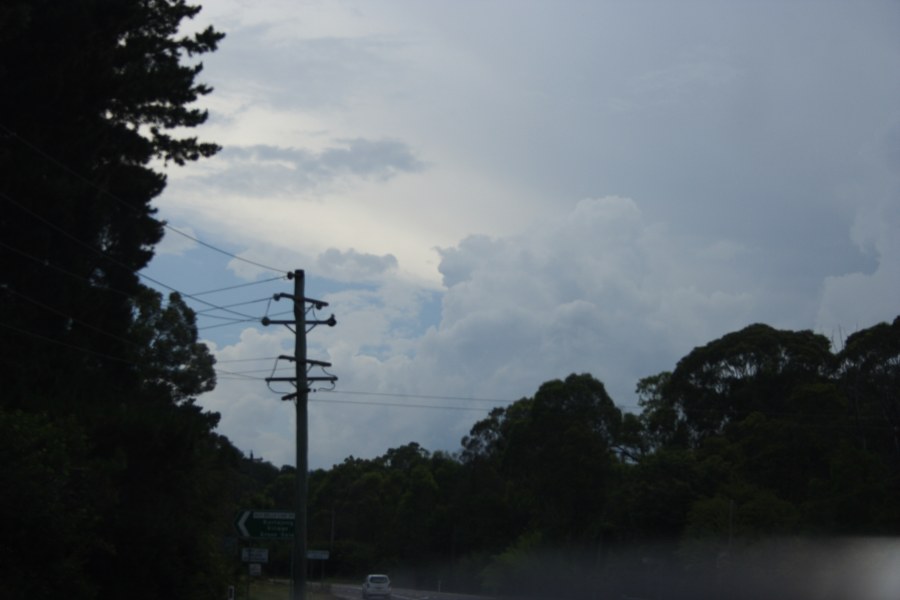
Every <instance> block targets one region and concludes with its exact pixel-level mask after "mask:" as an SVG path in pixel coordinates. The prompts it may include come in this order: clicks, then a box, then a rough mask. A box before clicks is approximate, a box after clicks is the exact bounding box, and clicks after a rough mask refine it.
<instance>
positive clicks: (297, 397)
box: [262, 269, 337, 600]
mask: <svg viewBox="0 0 900 600" xmlns="http://www.w3.org/2000/svg"><path fill="white" fill-rule="evenodd" d="M288 277H289V278H292V279H293V280H294V294H293V296H291V295H290V294H275V296H274V299H275V300H280V299H282V298H291V299H293V301H294V320H293V321H276V320H272V319H269V318H268V317H264V318H263V319H262V324H263V325H286V326H287V327H288V328H290V326H292V325H293V327H294V329H293V331H294V334H295V338H296V339H295V343H294V355H293V356H279V357H278V358H279V359H285V360H293V361H294V376H293V377H266V383H271V382H273V381H289V382H291V383H293V384H294V386H295V387H296V388H297V391H296V392H295V393H293V394H288V395H286V396H284V397H282V400H294V404H295V407H296V415H297V425H296V431H295V439H294V442H295V445H296V448H295V449H296V464H297V473H296V484H295V488H294V549H293V552H292V557H291V582H292V586H291V598H292V600H305V599H306V553H307V546H306V533H307V511H306V507H307V497H308V477H309V434H308V431H309V418H308V415H307V404H308V401H309V391H310V390H309V383H310V382H311V381H329V382H331V383H334V382H335V381H337V377H335V376H334V375H327V376H322V377H310V376H309V374H308V371H309V367H310V366H317V367H330V366H331V363H328V362H324V361H321V360H311V359H308V358H307V357H306V334H307V333H308V332H309V331H310V330H311V329H312V328H313V327H315V326H316V325H328V326H329V327H334V326H335V325H336V324H337V321H336V320H335V318H334V315H331V317H329V318H328V320H326V321H318V320H308V319H307V318H306V311H307V310H308V309H307V304H310V305H311V306H312V308H315V309H320V308H324V307H326V306H328V303H327V302H322V301H321V300H313V299H311V298H307V297H306V295H305V294H306V292H305V289H304V288H305V285H306V283H305V274H304V272H303V270H302V269H298V270H296V271H294V272H293V273H289V274H288ZM307 327H308V329H307Z"/></svg>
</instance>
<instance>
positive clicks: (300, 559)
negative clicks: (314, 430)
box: [291, 270, 309, 600]
mask: <svg viewBox="0 0 900 600" xmlns="http://www.w3.org/2000/svg"><path fill="white" fill-rule="evenodd" d="M305 285H306V282H305V275H304V273H303V271H302V270H297V271H294V321H295V323H296V338H297V339H296V343H295V344H294V368H295V373H296V378H297V381H296V385H297V399H296V401H295V404H296V407H297V411H296V412H297V427H296V431H295V437H294V442H295V444H296V448H295V450H296V458H297V475H296V486H295V487H294V515H295V516H294V553H293V560H292V561H291V571H293V576H292V580H293V594H294V598H293V600H305V598H306V500H307V489H308V484H307V472H308V470H309V458H308V455H309V435H308V427H309V421H308V415H307V403H308V400H309V385H308V383H307V381H306V296H305V291H304V286H305Z"/></svg>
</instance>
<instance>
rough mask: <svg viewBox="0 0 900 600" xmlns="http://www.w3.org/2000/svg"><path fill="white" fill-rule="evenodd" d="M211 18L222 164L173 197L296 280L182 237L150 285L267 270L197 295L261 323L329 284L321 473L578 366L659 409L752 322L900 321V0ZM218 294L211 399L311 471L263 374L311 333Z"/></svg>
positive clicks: (398, 4)
mask: <svg viewBox="0 0 900 600" xmlns="http://www.w3.org/2000/svg"><path fill="white" fill-rule="evenodd" d="M203 5H204V10H203V12H202V13H201V14H200V16H199V17H198V18H197V20H196V21H197V23H196V26H198V27H199V26H205V25H206V24H209V23H211V24H213V25H215V27H216V28H218V29H220V30H221V31H224V32H225V33H226V34H227V37H226V38H225V39H224V40H223V42H222V43H221V46H220V49H219V50H218V51H217V52H216V53H215V54H214V55H210V56H207V57H204V65H205V69H204V71H203V73H202V76H201V79H202V80H203V81H204V82H206V83H209V84H211V85H212V86H213V87H214V88H215V91H214V92H213V93H212V94H211V95H210V96H207V97H206V98H205V99H204V100H203V102H202V104H203V106H205V107H207V108H208V109H209V111H210V119H209V121H208V123H207V124H206V125H205V126H204V127H202V128H201V129H200V130H199V131H198V132H197V133H198V134H199V136H200V137H201V138H204V139H207V140H210V141H216V142H218V143H219V144H221V145H222V146H223V150H222V152H221V153H220V154H219V155H218V156H216V157H215V158H213V159H211V160H206V161H203V162H201V163H198V164H194V165H190V166H188V167H185V168H182V169H177V170H171V171H170V172H169V186H168V188H167V189H166V191H165V192H164V194H163V196H162V197H160V198H159V200H158V201H157V206H158V207H159V208H160V215H161V216H162V217H163V218H165V219H166V220H167V221H168V223H169V224H170V225H171V226H172V227H173V228H175V229H177V230H179V231H182V232H185V233H188V234H189V235H192V236H194V237H197V238H199V239H201V240H203V241H205V242H207V243H209V244H212V245H214V246H216V247H218V248H221V249H224V250H227V251H228V252H231V253H234V254H236V255H239V256H241V257H244V258H247V259H250V260H252V261H254V262H257V263H260V264H262V265H266V266H272V267H275V268H276V269H278V270H280V271H281V272H280V273H279V272H272V271H269V270H266V269H263V268H260V267H258V266H255V265H252V264H249V263H246V262H242V261H238V260H234V259H230V258H229V257H227V256H225V255H223V254H221V253H217V252H215V251H212V250H210V249H209V248H207V247H205V246H202V245H198V244H196V243H193V242H191V241H190V240H189V239H187V238H185V237H183V236H180V235H177V234H176V233H175V232H173V231H170V232H169V233H168V234H167V237H166V239H165V240H164V242H163V244H162V245H161V246H160V247H159V248H158V256H157V258H156V259H155V260H154V262H153V264H152V265H151V267H150V268H149V269H148V270H147V271H146V272H147V273H148V274H149V275H150V276H152V277H154V278H156V279H158V280H159V281H162V282H164V283H165V284H167V285H170V286H172V287H175V288H177V289H179V290H182V291H184V292H188V293H191V292H202V291H207V290H214V289H219V288H222V287H228V286H233V285H239V284H245V283H253V282H261V283H257V284H255V285H252V286H247V287H241V288H233V289H229V290H226V291H223V292H218V293H215V294H206V295H202V296H198V298H200V299H202V300H203V301H205V302H209V303H211V304H215V305H220V306H221V305H233V304H237V303H243V302H248V304H245V305H242V306H240V307H234V308H232V309H231V310H234V311H238V312H240V313H241V314H245V315H248V316H250V317H260V316H262V315H263V314H265V313H266V312H267V311H268V314H270V315H272V314H275V313H277V312H280V311H285V310H289V309H290V308H291V306H290V304H289V303H288V302H287V301H286V300H282V301H280V302H272V303H269V302H267V301H265V299H266V298H269V297H271V295H272V294H274V293H277V292H291V291H292V289H293V284H292V282H290V281H287V280H285V279H280V280H276V281H267V282H266V281H263V280H267V279H270V278H272V277H276V276H278V275H283V274H284V272H286V271H291V270H294V269H303V270H304V271H305V272H306V276H307V277H306V278H307V281H306V292H307V295H308V296H311V297H314V298H318V299H321V300H324V301H327V302H329V303H330V306H329V307H328V308H327V309H325V310H324V311H321V312H320V313H319V317H320V318H327V316H328V315H330V314H331V313H332V312H333V313H334V314H335V316H336V318H337V320H338V325H337V327H334V328H326V327H318V328H316V329H314V330H313V331H311V332H310V333H309V336H308V343H309V356H310V357H311V358H315V359H319V360H325V361H330V362H332V363H333V368H331V369H330V372H331V373H333V374H335V375H337V376H338V378H339V381H338V383H337V386H336V388H335V390H334V391H331V392H324V391H321V392H315V393H313V394H312V395H311V402H310V416H309V452H310V454H309V464H310V466H311V467H313V468H318V467H322V468H329V467H331V466H332V465H333V464H336V463H340V462H342V461H343V460H344V459H345V458H346V457H348V456H351V455H352V456H355V457H362V458H371V457H375V456H379V455H381V454H383V453H384V452H385V451H386V450H387V449H389V448H392V447H397V446H400V445H403V444H406V443H408V442H411V441H416V442H419V443H420V444H421V445H422V446H423V447H425V448H426V449H428V450H430V451H437V450H444V451H450V452H452V451H456V450H458V449H459V447H460V439H461V438H462V436H464V435H465V434H467V433H468V431H469V429H470V428H471V426H472V425H473V424H474V423H475V422H476V421H478V420H479V419H482V418H485V417H486V416H487V411H488V410H489V409H490V408H491V407H493V406H499V405H503V404H508V403H510V402H512V401H515V400H517V399H519V398H522V397H524V396H531V395H533V394H534V392H535V391H536V390H537V388H538V387H539V386H540V384H541V383H543V382H545V381H548V380H550V379H555V378H564V377H565V376H567V375H568V374H569V373H573V372H577V373H583V372H587V373H591V374H593V375H594V376H595V377H597V378H598V379H600V380H601V381H603V382H604V383H605V384H606V387H607V389H608V391H609V392H610V394H611V396H612V397H613V399H614V401H615V402H616V403H617V404H618V405H619V406H620V407H622V408H623V409H624V410H635V409H636V397H635V394H634V388H635V384H636V383H637V381H638V379H640V378H642V377H645V376H649V375H653V374H656V373H658V372H660V371H663V370H671V369H672V368H674V366H675V363H676V362H677V361H678V359H679V358H681V357H683V356H684V355H685V354H687V353H688V352H690V350H691V349H692V348H694V347H695V346H698V345H702V344H705V343H707V342H709V341H712V340H714V339H716V338H718V337H720V336H722V335H724V334H725V333H728V332H731V331H735V330H737V329H740V328H742V327H744V326H746V325H748V324H751V323H756V322H763V323H767V324H770V325H772V326H775V327H779V328H785V329H793V330H798V329H813V330H815V331H817V332H820V333H823V334H824V335H826V336H828V337H829V338H832V339H834V340H835V341H836V342H837V343H839V341H840V339H842V338H843V337H846V336H847V335H848V334H849V333H852V332H853V331H856V330H859V329H861V328H864V327H869V326H871V325H874V324H876V323H878V322H881V321H885V320H891V319H893V318H894V317H896V316H897V315H898V314H900V195H898V194H900V177H898V176H900V77H898V67H900V3H897V2H858V1H853V2H851V1H849V0H848V1H846V2H825V1H820V0H817V1H815V2H801V1H792V2H781V1H778V2H776V1H771V2H766V1H760V2H756V1H754V2H751V1H741V2H728V1H724V0H723V1H697V2H690V1H679V2H667V1H665V2H664V1H658V2H651V1H633V2H625V1H609V2H602V1H583V2H579V1H550V0H542V1H535V2H529V1H527V0H504V1H475V0H471V1H461V0H430V1H421V0H417V1H401V0H390V1H378V0H360V1H356V0H348V1H325V2H309V1H302V2H301V1H298V0H284V1H276V0H267V1H266V2H255V1H250V0H206V1H205V2H204V3H203ZM251 301H257V302H253V303H251ZM192 305H193V306H194V307H195V309H197V310H198V311H199V312H200V320H199V325H200V327H201V331H200V333H201V337H202V338H203V339H204V340H206V341H207V342H208V343H209V345H210V347H211V348H212V349H213V350H214V352H215V354H216V356H217V358H218V360H219V369H220V370H219V385H218V387H217V389H216V390H215V391H214V392H212V393H210V394H207V395H204V396H202V397H201V398H200V402H201V404H202V405H203V406H204V407H205V408H207V409H209V410H213V411H217V412H219V413H221V415H222V420H221V423H220V432H221V433H223V434H224V435H226V436H228V437H229V438H230V439H231V440H232V441H233V442H234V443H235V444H236V445H237V446H238V447H239V448H240V449H242V450H243V451H244V452H246V453H249V452H253V453H254V455H256V456H261V457H263V458H265V459H266V460H269V461H271V462H273V463H274V464H276V465H281V464H293V463H294V441H293V440H294V412H293V406H292V405H291V404H290V403H288V402H283V401H281V399H280V393H284V392H286V391H288V389H287V388H286V387H285V386H286V384H281V385H280V386H277V385H273V387H274V388H275V391H274V392H273V391H270V390H269V389H267V387H266V384H265V383H264V382H263V381H262V380H261V378H263V377H265V376H267V375H269V374H270V372H271V370H272V368H273V366H274V364H275V361H274V359H273V357H275V356H277V355H278V354H283V353H288V354H290V353H292V352H293V335H292V334H291V332H290V331H288V330H287V329H286V328H284V327H280V326H272V327H268V328H266V327H262V326H261V325H259V324H258V323H257V322H254V321H249V322H243V323H236V324H229V321H227V320H223V319H222V318H221V317H222V316H228V317H233V318H239V317H237V316H236V315H234V314H233V313H224V312H216V311H210V310H209V308H210V307H209V306H208V305H204V304H202V303H199V302H198V301H193V302H192ZM281 318H287V317H281ZM248 359H261V360H258V361H256V360H254V361H250V360H248ZM282 366H284V367H287V368H290V365H289V364H284V365H282ZM279 374H281V375H286V374H287V372H279ZM312 374H319V373H312Z"/></svg>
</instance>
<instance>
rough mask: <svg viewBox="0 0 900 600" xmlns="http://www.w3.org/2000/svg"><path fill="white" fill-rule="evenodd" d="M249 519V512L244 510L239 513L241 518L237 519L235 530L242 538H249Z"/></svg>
mask: <svg viewBox="0 0 900 600" xmlns="http://www.w3.org/2000/svg"><path fill="white" fill-rule="evenodd" d="M249 518H250V511H249V510H245V511H244V512H242V513H241V518H240V519H238V522H237V528H238V532H239V533H240V534H241V535H242V536H244V537H250V532H248V531H247V519H249Z"/></svg>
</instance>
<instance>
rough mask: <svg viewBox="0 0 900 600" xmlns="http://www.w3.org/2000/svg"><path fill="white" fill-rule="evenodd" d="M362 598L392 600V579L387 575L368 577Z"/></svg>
mask: <svg viewBox="0 0 900 600" xmlns="http://www.w3.org/2000/svg"><path fill="white" fill-rule="evenodd" d="M362 597H363V598H364V599H365V600H368V599H369V598H384V599H385V600H391V579H390V577H388V576H387V575H382V574H379V573H376V574H372V575H366V579H365V581H363V584H362Z"/></svg>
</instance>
